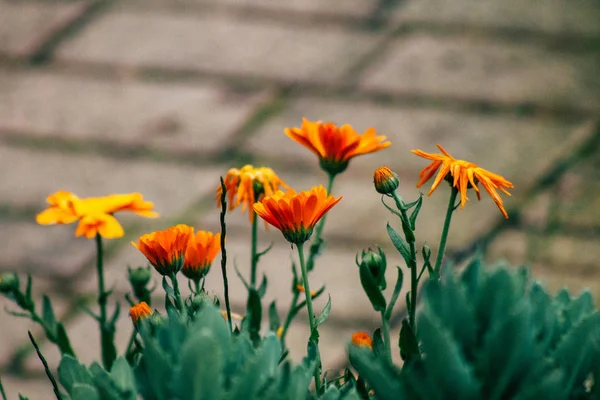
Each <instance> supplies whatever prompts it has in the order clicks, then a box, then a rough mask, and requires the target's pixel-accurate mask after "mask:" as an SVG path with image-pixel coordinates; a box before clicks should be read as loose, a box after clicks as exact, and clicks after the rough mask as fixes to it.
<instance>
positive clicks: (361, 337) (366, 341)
mask: <svg viewBox="0 0 600 400" xmlns="http://www.w3.org/2000/svg"><path fill="white" fill-rule="evenodd" d="M352 344H353V345H355V346H358V347H368V348H369V349H372V348H373V339H371V336H369V334H368V333H367V332H356V333H354V334H353V335H352Z"/></svg>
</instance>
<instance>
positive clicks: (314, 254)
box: [306, 174, 336, 271]
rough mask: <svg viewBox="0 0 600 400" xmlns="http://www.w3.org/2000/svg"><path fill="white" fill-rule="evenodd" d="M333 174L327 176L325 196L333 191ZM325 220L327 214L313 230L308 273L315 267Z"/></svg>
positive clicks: (307, 264) (307, 265)
mask: <svg viewBox="0 0 600 400" xmlns="http://www.w3.org/2000/svg"><path fill="white" fill-rule="evenodd" d="M335 177H336V175H335V174H328V179H327V195H330V194H331V191H332V190H333V182H334V181H335ZM326 220H327V214H325V215H323V217H322V218H321V220H320V221H319V222H318V223H317V227H316V228H315V236H314V239H313V242H312V244H311V246H310V249H309V254H308V261H307V263H306V268H307V269H308V270H309V271H312V270H313V268H314V267H315V257H317V255H318V254H319V250H320V249H321V244H322V243H323V239H321V235H322V234H323V228H324V227H325V221H326Z"/></svg>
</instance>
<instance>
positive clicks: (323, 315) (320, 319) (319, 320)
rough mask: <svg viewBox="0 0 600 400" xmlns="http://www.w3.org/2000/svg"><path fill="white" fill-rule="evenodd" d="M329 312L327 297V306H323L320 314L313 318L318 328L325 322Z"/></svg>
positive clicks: (329, 304)
mask: <svg viewBox="0 0 600 400" xmlns="http://www.w3.org/2000/svg"><path fill="white" fill-rule="evenodd" d="M330 312H331V296H329V299H328V300H327V304H325V307H324V308H323V311H321V314H319V315H317V316H316V317H315V320H316V324H317V326H319V325H321V324H322V323H323V322H325V320H326V319H327V317H328V316H329V313H330Z"/></svg>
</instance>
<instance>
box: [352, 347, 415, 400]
mask: <svg viewBox="0 0 600 400" xmlns="http://www.w3.org/2000/svg"><path fill="white" fill-rule="evenodd" d="M348 353H349V358H350V363H351V364H352V365H353V366H354V368H356V370H357V371H358V376H359V377H361V378H362V379H364V380H366V381H367V382H368V383H369V385H370V386H371V388H372V389H373V390H374V391H375V393H377V399H378V400H399V399H405V398H407V397H405V396H403V393H404V387H403V386H404V385H403V383H402V381H401V380H400V379H399V374H398V371H397V370H396V369H395V367H394V366H392V365H390V363H388V362H381V360H380V359H379V358H378V357H377V356H376V355H375V354H374V353H373V352H372V351H371V350H369V349H365V348H364V347H358V346H352V345H351V346H350V347H349V348H348Z"/></svg>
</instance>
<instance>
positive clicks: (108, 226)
mask: <svg viewBox="0 0 600 400" xmlns="http://www.w3.org/2000/svg"><path fill="white" fill-rule="evenodd" d="M98 234H99V235H100V236H102V237H103V238H106V239H114V238H120V237H122V236H123V235H124V234H125V232H124V231H123V227H122V226H121V224H119V221H117V219H116V218H115V217H113V216H112V215H110V214H101V213H96V214H86V215H84V216H82V217H81V219H80V220H79V225H77V230H76V231H75V236H77V237H79V236H85V237H86V239H93V238H94V237H96V235H98Z"/></svg>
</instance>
